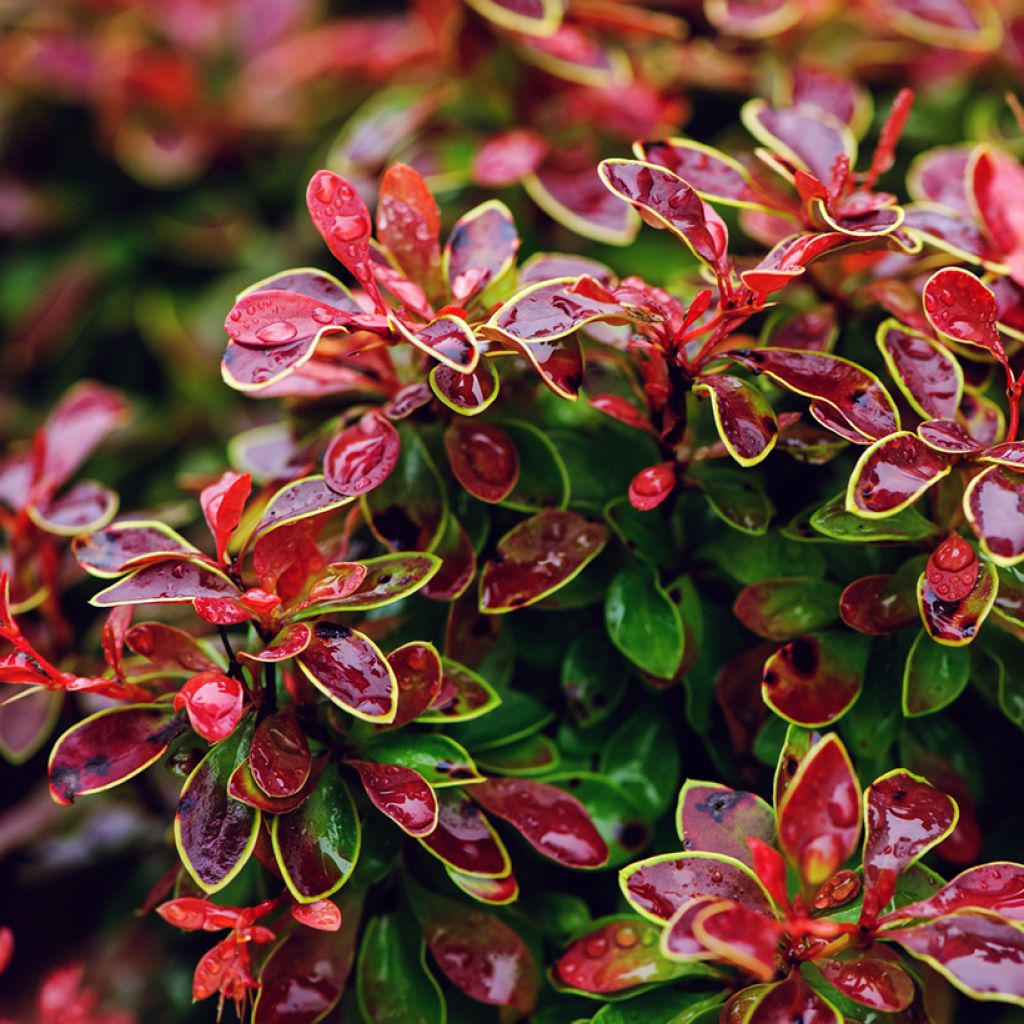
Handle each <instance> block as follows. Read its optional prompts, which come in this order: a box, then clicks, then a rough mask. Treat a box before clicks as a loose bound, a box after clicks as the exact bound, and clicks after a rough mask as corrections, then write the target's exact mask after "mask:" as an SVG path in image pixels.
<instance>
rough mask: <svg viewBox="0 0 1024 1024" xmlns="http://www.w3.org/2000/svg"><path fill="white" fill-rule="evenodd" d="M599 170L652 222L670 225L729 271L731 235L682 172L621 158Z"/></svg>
mask: <svg viewBox="0 0 1024 1024" xmlns="http://www.w3.org/2000/svg"><path fill="white" fill-rule="evenodd" d="M598 173H599V174H600V175H601V180H602V181H603V182H604V183H605V185H606V186H607V187H608V189H609V190H610V191H611V192H613V193H614V194H615V195H617V196H618V197H619V198H620V199H624V200H625V201H626V202H627V203H631V204H632V205H633V206H634V207H635V208H636V209H637V210H639V211H640V213H641V215H642V216H643V217H644V219H645V220H646V221H647V222H648V223H650V224H652V226H658V227H665V228H668V229H669V230H670V231H671V232H672V233H673V234H674V235H675V236H676V237H677V238H679V239H680V240H681V241H683V242H684V243H685V244H686V245H687V247H688V248H689V249H690V250H691V251H692V252H693V254H694V255H695V256H696V257H697V258H698V259H700V260H701V261H702V262H704V263H706V264H707V265H708V266H709V267H711V268H713V269H715V270H717V271H719V272H721V273H724V272H725V262H726V256H727V249H728V241H729V240H728V236H727V235H726V234H725V233H724V230H722V229H721V225H720V223H714V222H711V223H709V219H708V215H707V209H708V208H706V207H705V205H704V201H703V200H702V199H701V198H700V196H699V195H698V194H697V193H696V192H695V191H694V190H693V189H692V188H690V186H689V185H688V184H687V183H686V182H685V181H683V179H682V178H680V177H679V175H677V174H673V173H672V172H671V171H669V170H667V169H666V168H664V167H659V166H658V165H657V164H648V163H643V162H642V161H640V160H621V159H616V160H602V161H601V163H600V165H599V166H598Z"/></svg>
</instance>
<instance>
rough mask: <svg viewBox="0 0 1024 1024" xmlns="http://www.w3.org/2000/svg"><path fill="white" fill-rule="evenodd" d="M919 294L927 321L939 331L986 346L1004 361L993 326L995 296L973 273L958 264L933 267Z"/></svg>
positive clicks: (979, 346)
mask: <svg viewBox="0 0 1024 1024" xmlns="http://www.w3.org/2000/svg"><path fill="white" fill-rule="evenodd" d="M923 297H924V311H925V315H926V316H927V317H928V322H929V323H930V324H931V325H932V327H934V328H935V330H936V331H937V332H938V333H939V334H940V335H943V336H944V337H946V338H950V339H951V340H953V341H959V342H961V343H963V344H965V345H974V346H977V347H978V348H984V349H988V351H989V352H991V353H992V355H994V356H995V357H996V359H998V360H999V361H1000V362H1002V363H1005V362H1006V352H1005V351H1004V349H1003V343H1002V341H1001V340H1000V338H999V331H998V330H997V328H996V316H997V310H996V298H995V296H994V295H993V294H992V292H991V291H990V290H989V289H988V288H986V287H985V286H984V285H983V284H982V283H981V281H979V280H978V279H977V278H976V277H975V276H974V275H973V274H971V273H969V272H968V271H966V270H962V269H960V268H959V267H946V268H945V269H943V270H937V271H935V273H934V274H932V276H931V277H930V278H928V281H927V283H926V284H925V286H924V296H923Z"/></svg>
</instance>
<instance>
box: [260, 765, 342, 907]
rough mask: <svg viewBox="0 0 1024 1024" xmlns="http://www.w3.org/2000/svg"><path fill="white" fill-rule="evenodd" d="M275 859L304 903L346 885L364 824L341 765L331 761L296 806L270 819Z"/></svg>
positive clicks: (295, 894) (298, 897)
mask: <svg viewBox="0 0 1024 1024" xmlns="http://www.w3.org/2000/svg"><path fill="white" fill-rule="evenodd" d="M270 839H271V844H272V846H273V850H274V859H275V861H276V863H277V866H278V868H279V869H280V871H281V875H282V877H283V878H284V882H285V884H286V885H287V886H288V891H289V892H290V893H291V894H292V897H293V898H294V899H295V900H297V901H298V902H299V903H316V902H317V901H318V900H321V899H326V898H327V897H328V896H330V895H331V894H332V893H335V892H337V891H338V889H340V888H341V887H342V886H343V885H344V884H345V883H346V882H347V881H348V879H349V877H350V876H351V874H352V871H353V869H354V868H355V863H356V859H357V857H358V856H359V846H360V842H361V827H360V824H359V815H358V814H357V813H356V806H355V803H354V802H353V800H352V794H351V793H350V792H349V788H348V786H347V785H345V782H344V780H343V779H342V777H341V773H340V772H339V770H338V766H337V765H334V764H329V765H328V766H327V767H326V768H325V769H324V771H323V772H322V773H321V775H320V777H319V778H318V779H317V780H316V785H315V786H314V787H313V791H312V792H311V793H310V794H309V796H308V797H307V798H306V800H305V801H304V802H303V803H302V804H301V805H300V806H299V807H297V808H295V810H292V811H288V812H287V813H285V814H279V815H277V816H276V817H275V818H274V819H273V821H272V822H271V823H270Z"/></svg>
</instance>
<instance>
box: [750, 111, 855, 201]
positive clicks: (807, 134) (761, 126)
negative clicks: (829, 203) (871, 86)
mask: <svg viewBox="0 0 1024 1024" xmlns="http://www.w3.org/2000/svg"><path fill="white" fill-rule="evenodd" d="M742 118H743V123H744V124H745V125H746V127H747V129H748V131H750V133H751V134H752V135H754V136H756V137H757V139H758V140H759V141H760V142H762V143H764V144H765V145H766V146H768V147H769V148H770V149H772V150H774V151H775V152H776V153H779V154H781V155H783V156H784V157H786V158H787V159H789V160H791V161H792V162H793V163H795V164H796V165H797V166H802V167H804V168H806V169H807V170H808V171H810V172H811V174H813V175H814V176H815V177H816V178H817V179H818V181H820V182H827V181H828V180H829V178H830V177H831V173H832V168H833V167H834V166H835V163H836V160H837V159H838V158H839V157H844V156H845V157H846V158H847V159H849V161H850V163H851V164H852V163H853V162H854V160H855V159H856V156H857V144H856V142H855V141H854V138H853V134H852V133H851V132H850V130H849V129H848V128H847V126H846V125H844V124H843V123H842V121H839V120H838V119H837V118H835V117H833V116H832V115H830V114H828V113H826V112H825V111H823V110H814V109H813V108H810V107H807V106H802V107H799V108H797V107H772V106H770V105H769V104H768V103H766V102H765V101H764V100H760V99H755V100H750V101H749V102H748V103H747V104H746V105H745V106H744V107H743V111H742Z"/></svg>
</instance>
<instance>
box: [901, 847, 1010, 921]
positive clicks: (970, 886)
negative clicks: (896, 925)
mask: <svg viewBox="0 0 1024 1024" xmlns="http://www.w3.org/2000/svg"><path fill="white" fill-rule="evenodd" d="M961 910H987V911H991V912H992V913H995V914H999V916H1000V917H1006V918H1009V919H1010V920H1011V921H1024V867H1022V866H1021V865H1020V864H1011V863H1009V862H1008V861H995V862H993V863H990V864H978V865H976V866H975V867H971V868H968V869H967V870H966V871H961V872H960V874H959V875H957V876H956V878H954V879H953V880H952V881H950V882H947V883H946V884H945V885H944V886H943V887H942V888H941V889H939V891H938V892H936V893H933V894H932V895H931V896H928V897H926V898H925V899H923V900H918V901H917V902H915V903H909V904H907V905H905V906H902V907H900V908H899V909H898V910H894V911H892V912H891V913H890V914H887V915H886V916H885V918H884V920H885V921H899V920H907V921H910V920H913V919H914V918H919V917H924V918H930V917H943V916H945V915H946V914H955V913H957V912H959V911H961Z"/></svg>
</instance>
